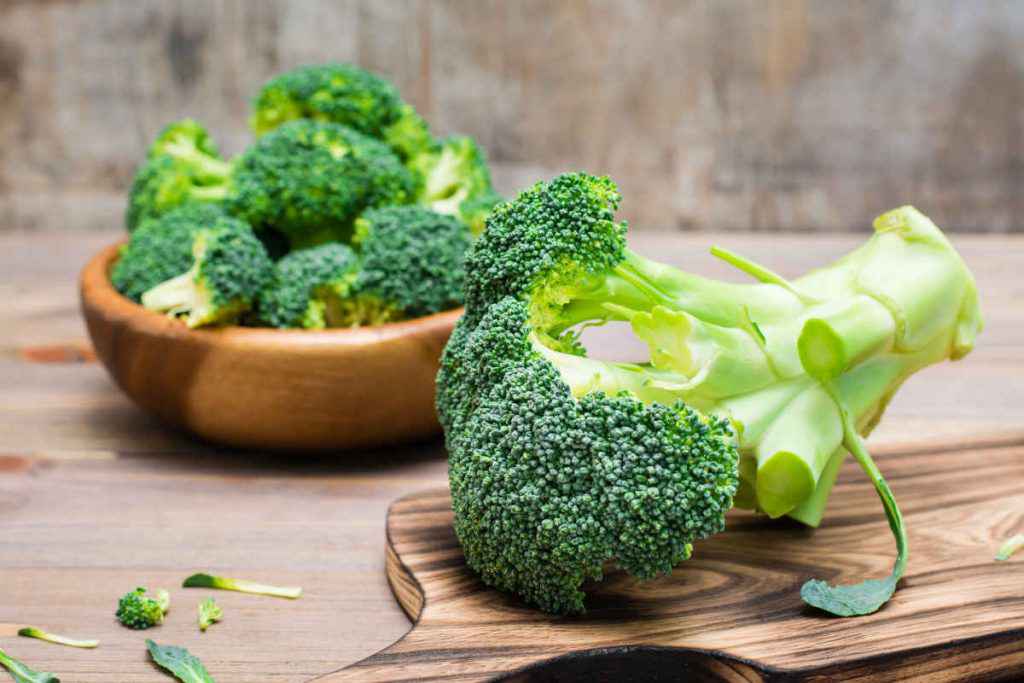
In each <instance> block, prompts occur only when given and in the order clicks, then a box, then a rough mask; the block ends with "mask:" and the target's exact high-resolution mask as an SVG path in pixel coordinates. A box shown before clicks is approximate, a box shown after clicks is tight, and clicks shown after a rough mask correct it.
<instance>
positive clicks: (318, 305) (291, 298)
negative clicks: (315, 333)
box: [259, 242, 359, 329]
mask: <svg viewBox="0 0 1024 683" xmlns="http://www.w3.org/2000/svg"><path fill="white" fill-rule="evenodd" d="M358 270H359V261H358V259H357V258H356V254H355V252H354V251H352V249H351V248H349V247H348V246H346V245H344V244H339V243H336V242H335V243H330V244H324V245H321V246H319V247H312V248H310V249H302V250H299V251H293V252H292V253H290V254H288V255H287V256H285V257H284V258H282V259H281V260H280V261H278V262H277V265H276V266H275V267H274V277H273V279H272V280H271V281H270V284H269V285H268V286H267V287H266V289H264V290H263V293H262V294H261V295H260V303H259V314H260V319H261V320H262V321H263V322H265V323H266V324H267V325H270V326H272V327H304V328H307V329H322V328H324V327H327V326H328V325H329V324H330V326H332V327H337V326H343V325H345V324H346V323H345V322H344V321H341V320H338V319H337V317H338V314H337V313H336V311H337V309H338V306H339V303H338V302H339V301H340V300H341V299H346V298H348V297H349V296H350V294H351V288H352V284H353V283H354V282H355V279H356V274H357V273H358ZM349 324H351V323H349Z"/></svg>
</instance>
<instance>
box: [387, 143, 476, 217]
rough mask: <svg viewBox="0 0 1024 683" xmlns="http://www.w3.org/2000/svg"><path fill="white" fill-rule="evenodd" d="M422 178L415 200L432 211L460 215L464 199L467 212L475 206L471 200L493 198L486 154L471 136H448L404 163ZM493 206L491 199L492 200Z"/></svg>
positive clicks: (470, 215)
mask: <svg viewBox="0 0 1024 683" xmlns="http://www.w3.org/2000/svg"><path fill="white" fill-rule="evenodd" d="M407 165H408V166H409V168H410V170H412V171H413V173H414V174H416V176H417V177H419V178H422V184H421V189H420V194H419V196H418V198H417V201H418V202H419V203H420V204H424V205H426V206H428V207H430V209H432V210H433V211H436V212H438V213H443V214H445V215H448V216H456V217H460V218H461V215H460V209H461V208H462V207H463V205H464V204H465V203H466V202H469V204H467V205H466V209H467V216H468V217H469V218H471V219H472V218H473V215H472V212H473V211H474V210H479V208H480V206H479V205H476V204H475V202H474V201H473V200H476V199H477V198H479V197H489V198H491V201H492V202H493V197H494V194H495V193H494V190H493V189H492V187H491V171H490V169H489V168H488V166H487V156H486V155H485V154H484V151H483V150H482V149H481V148H480V147H479V146H478V145H477V144H476V141H475V140H473V138H469V137H450V138H447V139H445V140H442V141H441V142H440V143H439V144H438V145H437V146H435V147H433V148H431V149H430V150H428V151H426V152H423V153H421V154H419V155H417V156H415V157H413V158H412V159H410V161H409V162H408V163H407ZM492 207H493V203H492Z"/></svg>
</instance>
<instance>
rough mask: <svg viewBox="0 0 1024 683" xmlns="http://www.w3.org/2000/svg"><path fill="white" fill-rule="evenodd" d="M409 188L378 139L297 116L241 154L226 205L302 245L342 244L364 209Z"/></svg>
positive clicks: (394, 199) (399, 198) (403, 198)
mask: <svg viewBox="0 0 1024 683" xmlns="http://www.w3.org/2000/svg"><path fill="white" fill-rule="evenodd" d="M413 192H414V179H413V176H412V174H411V173H410V172H409V171H408V170H407V169H406V168H405V167H404V166H403V165H402V163H401V162H400V161H399V159H398V157H396V156H395V155H394V153H393V152H392V151H391V150H390V149H389V148H388V147H387V146H386V145H385V144H383V143H382V142H380V141H378V140H375V139H373V138H371V137H368V136H366V135H363V134H362V133H359V132H358V131H356V130H354V129H351V128H347V127H345V126H341V125H338V124H334V123H325V122H318V121H309V120H297V121H292V122H289V123H286V124H285V125H283V126H281V127H279V128H277V129H275V130H274V131H273V132H271V133H269V134H267V135H264V136H263V137H261V138H260V139H259V141H258V142H257V143H256V144H255V145H253V146H252V147H250V148H249V149H248V150H246V151H245V152H244V153H243V154H242V155H241V157H239V159H238V161H237V162H236V165H235V172H234V174H233V176H232V191H231V193H230V196H229V197H228V198H227V207H228V211H229V212H230V213H232V214H233V215H235V216H238V217H240V218H243V219H244V220H246V221H248V222H249V223H250V224H251V225H252V226H253V228H255V229H257V230H258V231H264V230H278V231H280V232H281V233H283V234H284V235H285V236H286V237H287V238H288V240H289V242H290V243H291V245H292V247H293V248H295V249H299V248H303V247H307V246H315V245H317V244H321V243H324V242H329V241H347V239H348V238H349V237H350V236H351V231H352V222H353V220H355V218H356V216H358V215H359V213H361V212H362V211H363V210H364V209H366V208H367V207H372V206H377V205H380V204H402V203H406V202H408V201H410V200H411V199H412V195H413Z"/></svg>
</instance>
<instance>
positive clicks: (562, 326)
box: [437, 174, 980, 614]
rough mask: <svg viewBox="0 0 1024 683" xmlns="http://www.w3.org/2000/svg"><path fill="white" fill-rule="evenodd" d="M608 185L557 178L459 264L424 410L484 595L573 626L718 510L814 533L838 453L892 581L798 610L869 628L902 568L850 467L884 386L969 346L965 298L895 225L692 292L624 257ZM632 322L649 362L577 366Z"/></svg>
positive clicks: (946, 249)
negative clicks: (611, 580)
mask: <svg viewBox="0 0 1024 683" xmlns="http://www.w3.org/2000/svg"><path fill="white" fill-rule="evenodd" d="M619 200H620V197H619V194H618V191H617V189H616V187H615V185H614V184H613V183H612V182H611V181H610V180H608V179H607V178H596V177H593V176H587V175H584V174H569V175H564V176H560V177H558V178H556V179H554V180H553V181H551V182H549V183H542V184H538V185H537V186H535V187H533V188H531V189H529V190H527V191H525V192H523V193H522V194H521V195H520V196H519V197H518V198H517V199H516V200H515V201H512V202H509V203H504V204H500V205H499V206H497V207H496V208H495V210H494V212H493V213H492V214H491V217H490V219H489V220H488V222H487V230H486V231H485V232H484V233H483V235H482V236H481V237H480V238H479V239H478V240H477V242H476V243H475V245H474V246H473V248H472V249H471V250H470V253H469V256H468V258H467V263H466V269H467V276H466V284H465V292H466V314H465V315H464V316H463V318H462V319H461V320H460V322H459V324H458V325H457V327H456V329H455V332H454V334H453V335H452V337H451V340H450V341H449V343H448V346H447V348H446V350H445V353H444V356H443V358H442V362H441V372H440V374H439V376H438V394H437V407H438V413H439V416H440V418H441V423H442V425H443V427H444V429H445V434H446V442H447V446H448V451H449V458H450V461H449V463H450V466H449V473H450V481H451V491H452V504H453V508H454V511H455V531H456V533H457V535H458V537H459V540H460V542H461V544H462V546H463V549H464V551H465V554H466V558H467V561H468V563H469V565H470V566H471V567H472V568H473V569H475V570H476V571H477V572H479V573H480V574H481V576H482V577H483V579H484V581H485V582H487V583H489V584H491V585H493V586H496V587H498V588H501V589H504V590H509V591H512V592H515V593H518V594H519V595H521V596H523V597H524V598H525V599H526V600H527V601H529V602H531V603H533V604H536V605H538V606H540V607H541V608H543V609H545V610H548V611H552V612H578V611H581V610H582V609H583V597H584V596H583V593H582V592H581V590H580V586H581V584H582V583H583V581H584V580H585V579H588V578H599V577H600V576H601V574H602V571H603V568H604V567H605V565H606V564H609V563H610V564H612V565H617V566H619V567H621V568H622V569H624V570H626V571H627V572H629V573H631V574H634V575H636V576H638V577H640V578H649V577H651V576H654V575H656V574H659V573H663V572H668V571H670V570H671V568H672V566H673V565H675V564H676V563H677V562H679V561H680V560H682V559H685V558H686V557H687V556H688V555H689V553H690V545H691V544H692V543H693V542H694V541H695V540H697V539H700V538H703V537H705V536H707V535H709V534H713V533H716V532H717V531H719V530H721V529H722V528H723V526H724V515H725V512H726V511H727V510H728V509H729V508H730V507H731V506H732V505H733V504H734V501H735V504H737V505H744V506H747V507H754V508H756V509H759V510H762V511H764V512H766V513H768V514H769V515H771V516H773V517H777V516H780V515H786V514H788V515H790V516H792V517H794V518H796V519H799V520H801V521H803V522H805V523H807V524H810V525H816V524H817V523H818V522H819V521H820V518H821V514H822V512H823V510H824V503H825V500H827V497H828V492H829V489H830V487H831V485H832V483H833V482H834V479H835V473H836V471H837V469H838V463H840V462H841V460H842V458H843V455H844V452H845V450H849V451H850V452H852V453H853V454H854V455H855V457H856V458H857V460H858V462H859V463H860V464H861V465H862V466H863V467H864V468H865V470H866V471H867V472H868V473H869V475H870V476H871V479H872V481H873V482H874V484H875V486H876V489H877V490H878V493H879V495H880V497H882V498H883V501H884V502H885V508H886V513H887V516H888V517H889V521H890V524H891V525H892V528H893V530H894V533H895V534H896V536H897V547H898V551H899V552H898V560H897V565H896V567H895V568H894V572H893V575H892V576H891V577H889V578H888V579H886V580H879V581H869V582H865V583H864V584H860V585H858V586H856V587H849V586H846V587H838V588H837V587H831V586H827V585H825V584H822V583H821V582H808V585H807V586H805V590H804V592H803V596H804V598H805V600H807V601H808V602H809V603H810V604H814V605H816V606H818V607H821V608H823V609H826V610H828V611H831V612H833V613H836V614H861V613H867V612H870V611H873V610H874V609H877V608H878V607H879V606H880V605H881V604H883V603H884V602H885V600H886V599H888V597H889V596H891V594H892V590H894V588H895V584H896V581H897V580H898V578H899V574H901V573H902V570H903V567H904V566H905V562H906V536H905V532H904V530H903V526H902V519H901V517H900V515H899V510H898V508H897V507H896V505H895V501H894V500H893V499H892V495H891V492H890V491H889V490H888V487H887V486H886V485H885V482H884V480H882V479H881V475H880V474H878V470H877V468H875V467H874V464H873V463H872V462H871V461H870V456H869V455H868V454H867V452H866V450H865V449H864V448H863V443H862V441H861V438H860V434H858V431H857V430H858V429H859V430H860V431H861V432H862V433H863V432H866V431H867V430H868V429H869V428H870V427H871V426H873V425H874V424H875V423H876V422H877V420H878V419H879V417H880V415H881V412H882V410H883V409H884V407H885V405H886V403H887V402H888V400H889V398H890V397H891V396H892V394H893V392H894V391H895V390H896V388H897V387H898V386H899V384H900V383H901V382H902V381H903V380H904V379H905V378H906V377H907V376H909V375H910V374H912V373H913V372H915V371H917V370H919V369H921V368H923V367H924V366H926V365H929V364H932V363H936V362H939V361H941V360H943V359H945V358H959V357H960V356H962V355H964V354H965V353H967V352H968V351H969V350H970V348H971V347H972V345H973V341H974V337H975V334H976V333H977V331H978V330H979V328H980V315H979V311H978V303H977V294H976V290H975V287H974V282H973V279H972V277H971V275H970V273H969V272H968V270H967V269H966V267H965V266H964V264H963V262H962V261H961V260H960V258H959V256H958V255H957V254H956V252H955V251H954V250H953V249H952V247H951V246H950V245H949V243H948V242H947V241H946V239H945V238H944V237H943V236H942V234H941V232H940V231H939V230H938V229H937V228H936V227H935V226H934V224H932V223H931V221H929V220H928V219H927V218H925V217H924V216H923V215H922V214H920V213H919V212H917V211H916V210H914V209H912V208H910V207H904V208H902V209H897V210H896V211H893V212H890V213H888V214H885V215H884V216H882V217H880V218H879V219H878V220H877V221H876V223H875V229H876V234H875V236H874V237H873V238H872V239H871V240H869V241H868V243H867V244H866V245H864V246H863V247H861V248H860V249H858V250H856V251H854V252H853V253H852V254H849V255H848V256H846V257H845V258H844V259H842V260H840V261H838V262H837V263H835V264H834V265H832V266H830V267H827V268H824V269H821V270H818V271H814V272H812V273H810V274H809V275H807V276H805V277H803V278H800V279H798V280H795V281H793V282H787V281H786V280H784V279H783V278H781V277H780V276H778V275H775V274H774V273H771V272H770V271H768V270H767V269H764V268H762V267H759V266H757V265H755V264H752V263H750V262H749V261H746V260H744V259H742V258H740V257H738V256H735V255H733V254H731V253H729V252H726V251H724V250H715V253H716V254H718V255H720V256H721V257H723V258H725V259H726V260H727V261H729V262H730V263H733V264H734V265H736V266H738V267H740V268H741V269H742V270H743V271H744V272H747V273H748V274H750V275H753V276H755V277H756V278H757V279H758V280H760V282H759V283H757V284H750V285H737V284H728V283H722V282H716V281H713V280H709V279H705V278H701V277H697V276H694V275H690V274H688V273H684V272H682V271H679V270H677V269H675V268H671V267H668V266H665V265H662V264H659V263H656V262H653V261H650V260H647V259H645V258H643V257H642V256H640V255H639V254H636V253H635V252H633V251H632V250H630V249H628V248H627V247H626V242H625V233H626V225H625V224H624V223H619V222H616V221H615V219H614V212H615V210H616V208H617V206H618V203H619ZM608 321H627V322H629V323H630V324H631V327H632V329H633V331H634V333H635V334H636V335H637V336H638V337H639V338H640V339H642V340H643V341H645V342H647V344H648V345H649V347H650V361H649V362H647V363H642V364H631V363H615V362H607V361H598V360H594V359H590V358H587V357H586V355H585V353H586V352H585V349H584V348H583V346H582V344H581V343H580V339H579V332H580V330H581V329H582V328H583V327H586V326H588V325H594V324H601V323H605V322H608Z"/></svg>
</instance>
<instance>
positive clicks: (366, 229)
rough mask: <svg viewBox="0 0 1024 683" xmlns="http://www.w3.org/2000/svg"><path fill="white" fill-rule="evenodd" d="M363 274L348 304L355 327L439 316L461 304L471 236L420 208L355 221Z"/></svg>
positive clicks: (376, 212)
mask: <svg viewBox="0 0 1024 683" xmlns="http://www.w3.org/2000/svg"><path fill="white" fill-rule="evenodd" d="M353 245H354V246H355V248H356V249H357V250H358V252H359V255H360V269H359V274H358V276H357V277H356V280H355V283H354V284H353V287H352V296H351V297H350V299H349V300H348V302H347V305H348V306H349V307H350V310H349V313H348V317H349V318H350V319H351V320H352V322H353V323H357V324H359V323H362V324H366V323H371V324H372V323H375V322H385V321H387V320H399V319H404V318H412V317H418V316H423V315H430V314H431V313H438V312H440V311H446V310H449V309H452V308H456V307H458V306H460V305H461V304H462V299H463V295H462V286H463V281H464V279H465V274H466V272H465V265H464V263H465V255H466V251H467V250H468V249H469V245H470V234H469V231H468V230H467V228H466V226H465V225H463V224H462V223H460V222H459V221H458V220H456V219H454V218H452V217H450V216H445V215H442V214H439V213H435V212H433V211H430V210H429V209H426V208H424V207H421V206H387V207H382V208H379V209H373V210H370V211H367V212H366V213H365V214H363V215H362V216H361V217H360V218H359V219H358V220H357V221H356V231H355V236H354V237H353ZM343 303H344V302H343Z"/></svg>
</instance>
